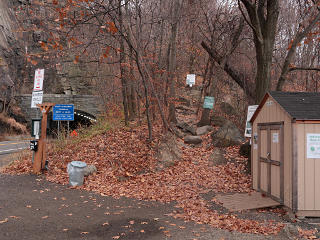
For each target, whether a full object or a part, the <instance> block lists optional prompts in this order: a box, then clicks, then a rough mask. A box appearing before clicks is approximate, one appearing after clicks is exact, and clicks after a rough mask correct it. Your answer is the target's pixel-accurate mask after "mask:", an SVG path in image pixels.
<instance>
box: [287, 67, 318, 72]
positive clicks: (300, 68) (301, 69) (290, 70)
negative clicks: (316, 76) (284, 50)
mask: <svg viewBox="0 0 320 240" xmlns="http://www.w3.org/2000/svg"><path fill="white" fill-rule="evenodd" d="M293 71H320V68H316V67H292V68H289V72H293Z"/></svg>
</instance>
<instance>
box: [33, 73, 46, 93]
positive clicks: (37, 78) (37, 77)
mask: <svg viewBox="0 0 320 240" xmlns="http://www.w3.org/2000/svg"><path fill="white" fill-rule="evenodd" d="M43 79H44V69H37V70H36V71H35V74H34V86H33V91H42V88H43Z"/></svg>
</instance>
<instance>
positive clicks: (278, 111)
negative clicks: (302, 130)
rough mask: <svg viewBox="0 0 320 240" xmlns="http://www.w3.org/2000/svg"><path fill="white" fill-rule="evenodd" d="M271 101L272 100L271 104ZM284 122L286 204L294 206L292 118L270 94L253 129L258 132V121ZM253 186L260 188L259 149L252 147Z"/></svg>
mask: <svg viewBox="0 0 320 240" xmlns="http://www.w3.org/2000/svg"><path fill="white" fill-rule="evenodd" d="M270 101H271V102H272V103H271V104H270ZM272 122H284V159H283V161H284V205H286V206H288V207H290V208H292V142H291V137H292V130H291V124H292V123H291V118H290V116H289V115H288V114H287V113H286V112H285V111H284V110H283V109H282V108H281V106H280V105H279V104H278V103H277V102H276V101H275V100H273V99H272V98H271V97H270V96H269V97H268V99H267V101H266V102H265V104H264V106H263V107H262V109H261V110H260V112H259V114H258V115H257V117H256V119H255V120H254V123H253V126H252V130H253V134H254V133H257V129H258V123H272ZM252 149H253V150H252V177H253V188H254V189H257V188H258V149H254V145H253V148H252Z"/></svg>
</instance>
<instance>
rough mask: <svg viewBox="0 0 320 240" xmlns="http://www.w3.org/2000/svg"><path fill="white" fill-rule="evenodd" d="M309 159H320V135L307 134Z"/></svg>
mask: <svg viewBox="0 0 320 240" xmlns="http://www.w3.org/2000/svg"><path fill="white" fill-rule="evenodd" d="M307 158H320V134H316V133H308V134H307Z"/></svg>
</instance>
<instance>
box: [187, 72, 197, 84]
mask: <svg viewBox="0 0 320 240" xmlns="http://www.w3.org/2000/svg"><path fill="white" fill-rule="evenodd" d="M186 83H187V85H189V86H190V87H192V85H195V84H196V75H195V74H187V82H186Z"/></svg>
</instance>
